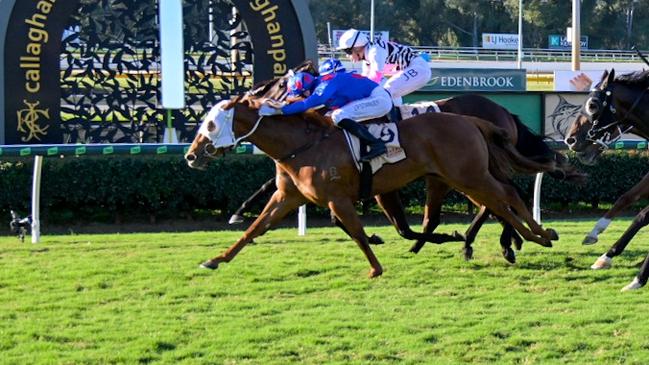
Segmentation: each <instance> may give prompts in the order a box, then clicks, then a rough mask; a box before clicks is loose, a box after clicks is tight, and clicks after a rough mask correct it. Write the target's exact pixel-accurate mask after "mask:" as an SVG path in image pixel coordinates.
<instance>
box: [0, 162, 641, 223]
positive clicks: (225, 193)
mask: <svg viewBox="0 0 649 365" xmlns="http://www.w3.org/2000/svg"><path fill="white" fill-rule="evenodd" d="M579 168H580V169H582V171H585V172H587V173H588V174H589V180H588V182H587V183H586V184H585V185H582V186H579V185H576V184H573V183H566V182H562V181H557V180H554V179H552V178H550V177H545V178H544V181H543V190H542V202H543V205H544V206H550V205H553V204H554V205H558V206H567V205H568V204H572V203H578V202H579V203H586V204H589V205H591V206H593V207H597V205H598V204H603V203H613V202H614V201H615V200H616V199H617V198H618V197H619V196H620V195H621V194H622V193H624V192H625V191H626V190H628V189H629V188H630V187H631V186H633V185H634V184H635V183H636V182H638V181H639V180H640V179H641V178H642V176H643V175H644V174H645V173H647V171H649V155H648V154H647V153H637V152H612V153H608V154H605V155H604V156H602V157H600V159H599V161H598V163H597V164H596V165H595V166H581V165H579ZM32 169H33V160H32V159H5V160H2V161H0V224H1V223H2V220H1V219H4V221H6V222H8V221H9V210H10V209H14V210H17V211H18V212H20V213H22V214H27V213H28V212H29V209H30V208H29V207H30V195H31V178H32V177H31V176H32ZM273 174H274V167H273V163H272V161H271V160H270V159H268V158H266V157H264V156H252V155H246V156H241V155H237V156H228V157H226V158H222V159H218V160H215V161H214V162H213V163H212V164H211V165H210V167H209V169H208V170H207V171H196V170H192V169H190V168H188V167H187V165H186V163H185V161H184V160H183V159H182V157H180V156H138V157H131V156H112V157H78V158H77V157H66V158H60V159H58V158H47V159H45V163H44V165H43V172H42V192H41V207H42V208H41V210H42V217H43V218H42V219H43V221H44V223H54V224H56V223H62V224H66V223H67V222H69V221H85V222H119V221H123V220H125V219H129V220H133V219H135V220H155V219H159V218H165V219H175V218H189V217H193V218H196V216H197V215H200V214H202V212H210V214H213V213H216V214H222V215H223V216H226V215H229V214H230V213H231V212H233V211H234V210H235V209H236V208H237V207H238V206H239V204H240V203H241V202H242V201H243V200H245V199H246V198H247V197H248V196H249V195H250V194H251V193H252V192H253V191H255V190H256V189H257V188H258V187H259V186H260V185H261V184H262V183H264V182H265V181H266V180H268V179H269V178H270V177H272V176H273ZM516 182H517V184H518V185H519V186H520V187H521V191H522V192H523V194H524V198H525V199H527V200H529V199H530V198H531V195H532V186H533V179H532V178H517V179H516ZM423 186H424V185H423V182H422V181H416V182H414V183H413V184H410V185H409V186H407V187H406V188H405V189H403V190H402V192H401V196H402V199H403V200H404V203H405V204H406V205H407V206H420V205H421V204H422V203H423V202H424V188H423ZM463 202H465V199H464V198H463V197H461V196H460V195H458V194H454V195H451V196H450V197H449V198H448V199H447V203H455V204H457V203H463ZM254 209H256V210H255V211H259V210H260V209H261V206H257V207H255V208H254ZM319 212H320V213H324V210H320V211H319ZM2 217H4V218H2Z"/></svg>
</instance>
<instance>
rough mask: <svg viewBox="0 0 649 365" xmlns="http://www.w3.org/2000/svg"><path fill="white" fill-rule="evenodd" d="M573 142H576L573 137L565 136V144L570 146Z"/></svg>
mask: <svg viewBox="0 0 649 365" xmlns="http://www.w3.org/2000/svg"><path fill="white" fill-rule="evenodd" d="M575 142H577V140H576V139H575V137H568V138H566V144H567V145H568V146H572V145H573V144H575Z"/></svg>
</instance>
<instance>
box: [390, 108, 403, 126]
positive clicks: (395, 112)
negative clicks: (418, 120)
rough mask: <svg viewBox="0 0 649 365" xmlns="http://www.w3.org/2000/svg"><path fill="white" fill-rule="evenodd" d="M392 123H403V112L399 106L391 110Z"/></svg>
mask: <svg viewBox="0 0 649 365" xmlns="http://www.w3.org/2000/svg"><path fill="white" fill-rule="evenodd" d="M389 116H390V121H391V122H392V123H397V122H400V121H401V110H400V109H399V107H398V106H393V107H392V109H391V110H390V114H389Z"/></svg>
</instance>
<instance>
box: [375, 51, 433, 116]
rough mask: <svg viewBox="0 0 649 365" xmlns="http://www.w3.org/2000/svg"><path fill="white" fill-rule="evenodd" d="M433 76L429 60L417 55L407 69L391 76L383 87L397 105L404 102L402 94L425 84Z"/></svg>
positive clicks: (406, 93)
mask: <svg viewBox="0 0 649 365" xmlns="http://www.w3.org/2000/svg"><path fill="white" fill-rule="evenodd" d="M431 76H432V73H431V70H430V66H429V65H428V62H426V60H424V59H423V58H421V56H418V57H415V58H413V59H412V61H410V65H409V66H408V67H406V68H405V69H403V70H401V71H399V72H397V73H395V74H394V75H392V77H390V78H389V79H388V80H387V81H386V82H385V84H383V87H385V89H386V90H388V91H389V92H390V94H391V95H392V100H393V102H394V105H395V106H401V105H402V104H403V100H402V96H405V95H408V94H410V93H411V92H413V91H415V90H418V89H420V88H422V87H423V86H425V85H426V84H427V83H428V82H429V81H430V78H431Z"/></svg>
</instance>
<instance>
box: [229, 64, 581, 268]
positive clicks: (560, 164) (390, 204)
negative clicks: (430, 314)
mask: <svg viewBox="0 0 649 365" xmlns="http://www.w3.org/2000/svg"><path fill="white" fill-rule="evenodd" d="M295 71H296V72H297V71H308V72H311V73H314V72H315V69H314V67H313V66H312V64H311V63H309V62H308V61H307V62H305V63H304V64H302V65H301V66H298V68H297V69H296V70H295ZM285 82H286V81H285V80H281V79H278V80H276V83H275V85H272V83H271V82H268V83H266V84H262V85H260V86H263V87H266V88H267V89H263V88H262V87H259V88H258V90H257V91H256V94H260V95H263V96H265V97H269V98H272V99H275V100H281V99H282V98H283V97H284V96H285V95H286V91H285ZM282 88H284V89H282ZM437 103H438V106H439V108H440V110H441V111H442V112H450V113H456V114H463V115H470V116H475V117H478V118H481V119H484V120H487V121H490V122H492V123H493V124H494V125H496V126H498V127H501V128H503V129H505V130H506V131H507V132H508V134H509V136H510V137H511V139H512V141H513V143H514V144H515V145H516V149H517V150H518V151H519V152H521V153H522V154H523V155H524V156H526V157H529V158H531V159H533V160H535V161H537V162H541V163H547V162H548V161H551V160H554V161H556V162H557V167H556V170H555V171H551V172H550V175H551V176H554V177H556V178H560V179H564V178H568V179H573V180H580V179H582V178H583V175H580V174H579V173H577V172H576V171H575V169H574V167H572V166H571V165H570V164H569V163H568V160H567V158H565V157H564V156H563V155H561V154H560V153H558V152H556V151H553V150H551V149H550V148H549V147H548V145H547V144H546V143H545V142H544V140H543V139H542V137H539V136H537V135H535V134H533V133H532V132H531V131H530V130H529V129H528V128H527V127H526V126H525V125H524V124H523V123H522V122H521V121H520V119H519V118H518V117H517V116H516V115H514V114H511V113H509V111H507V110H506V109H505V108H503V107H502V106H500V105H498V104H497V103H495V102H493V101H491V100H489V99H487V98H485V97H482V96H479V95H471V94H467V95H461V96H457V97H453V98H449V99H444V100H440V101H438V102H437ZM425 180H426V185H427V189H426V191H427V196H426V205H425V210H424V220H423V234H420V233H416V232H413V231H412V230H411V229H410V226H409V224H408V221H407V219H406V215H405V212H404V209H403V206H402V205H401V201H400V199H399V195H398V192H389V193H386V194H382V195H380V196H376V197H375V198H376V200H377V203H378V204H379V206H380V207H381V208H382V209H383V211H384V212H385V214H386V216H387V218H388V220H389V221H390V222H391V223H392V224H393V225H394V226H395V227H396V228H397V231H398V232H399V234H400V235H401V236H402V237H404V238H406V239H412V240H416V241H417V242H416V243H415V244H414V245H413V246H412V247H411V249H410V251H411V252H415V253H417V252H419V250H420V249H421V248H422V247H423V245H424V244H425V242H431V238H430V237H431V236H430V235H431V234H433V232H434V230H435V229H436V227H437V226H438V225H439V223H440V215H441V207H442V203H443V200H444V198H445V196H446V194H447V193H448V192H449V191H450V190H451V189H450V187H449V186H448V185H446V184H444V183H443V182H442V181H440V180H439V179H437V178H436V177H435V176H426V177H425ZM274 189H275V186H274V179H270V180H269V181H267V182H266V183H264V184H263V185H262V187H261V188H260V189H258V190H257V191H256V192H255V193H254V194H253V195H252V196H251V197H250V198H248V199H247V200H246V201H245V202H244V203H243V204H242V205H241V207H240V208H239V209H238V210H237V211H236V212H235V214H233V216H232V217H231V218H230V222H231V223H239V222H242V221H243V218H242V217H241V214H242V213H243V211H245V210H247V209H248V208H249V207H250V205H251V204H253V202H254V201H256V200H258V199H261V198H263V197H264V196H266V195H267V194H269V193H270V192H271V191H273V190H274ZM489 213H490V212H489V211H488V210H487V209H485V208H484V207H481V208H480V210H479V212H478V214H477V215H476V217H475V218H474V220H473V222H472V223H471V225H470V227H469V228H468V229H467V231H466V233H465V236H464V239H463V240H464V242H465V243H464V247H463V252H464V257H465V259H466V260H469V259H471V258H472V257H473V248H472V243H473V242H474V240H475V237H476V235H477V233H478V231H479V229H480V227H481V226H482V224H483V223H484V222H485V221H486V219H487V218H488V216H489ZM334 223H336V224H337V225H338V226H340V227H341V228H343V230H344V227H342V226H341V225H340V224H339V223H338V222H337V221H335V220H334ZM501 223H502V224H503V232H502V234H501V237H500V244H501V247H502V254H503V256H504V257H505V259H506V260H507V261H509V262H510V263H514V262H515V260H516V255H515V253H514V251H513V250H512V248H511V243H512V241H514V242H515V243H516V244H517V247H518V248H519V249H520V245H521V243H522V240H521V238H520V237H519V236H518V235H517V234H516V231H515V230H513V229H512V227H511V226H509V225H507V223H506V222H504V221H502V220H501ZM452 237H458V238H461V236H460V235H459V234H457V232H455V233H454V235H453V236H452ZM368 240H369V241H370V243H374V244H378V243H383V241H382V240H381V239H380V237H378V236H375V235H372V236H371V237H368Z"/></svg>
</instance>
